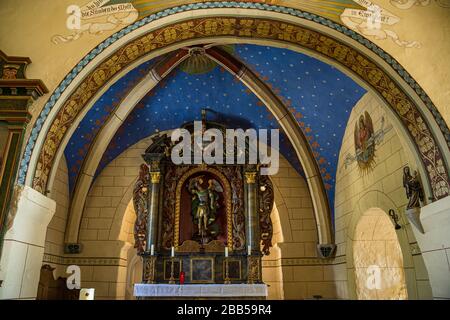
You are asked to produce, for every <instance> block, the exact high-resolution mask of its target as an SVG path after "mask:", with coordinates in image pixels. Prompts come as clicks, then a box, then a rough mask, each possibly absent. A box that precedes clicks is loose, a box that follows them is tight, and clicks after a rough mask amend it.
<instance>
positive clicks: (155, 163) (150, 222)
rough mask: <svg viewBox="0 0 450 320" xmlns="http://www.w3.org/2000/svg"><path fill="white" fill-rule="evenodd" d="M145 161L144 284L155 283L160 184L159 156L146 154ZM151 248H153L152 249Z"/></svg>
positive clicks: (160, 157) (160, 156)
mask: <svg viewBox="0 0 450 320" xmlns="http://www.w3.org/2000/svg"><path fill="white" fill-rule="evenodd" d="M144 159H145V161H146V162H147V163H148V164H149V167H150V186H149V187H150V193H149V194H150V197H149V199H148V216H147V228H146V230H147V241H146V245H145V253H144V254H143V255H142V257H143V259H144V261H143V262H144V270H143V271H144V272H143V274H142V276H143V281H144V282H146V283H155V279H156V259H157V253H156V250H157V248H158V246H157V240H158V221H159V198H160V196H159V190H160V184H161V174H162V173H161V166H160V162H161V159H162V155H161V154H146V155H144ZM152 246H153V248H152Z"/></svg>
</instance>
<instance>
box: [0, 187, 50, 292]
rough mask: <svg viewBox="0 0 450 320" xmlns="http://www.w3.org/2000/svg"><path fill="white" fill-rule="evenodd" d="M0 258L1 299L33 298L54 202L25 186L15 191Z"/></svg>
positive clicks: (36, 288)
mask: <svg viewBox="0 0 450 320" xmlns="http://www.w3.org/2000/svg"><path fill="white" fill-rule="evenodd" d="M16 196H17V199H13V203H14V202H16V203H17V207H16V206H15V205H12V206H11V212H10V216H12V217H13V218H14V220H13V223H12V227H11V228H10V229H9V230H8V231H7V232H6V235H5V239H4V243H3V252H2V256H1V260H0V281H1V280H2V285H1V287H0V299H35V298H36V296H37V290H38V284H39V278H40V270H41V266H42V259H43V256H44V245H45V235H46V233H47V226H48V224H49V223H50V220H51V219H52V217H53V215H54V213H55V210H56V203H55V201H54V200H52V199H50V198H47V197H46V196H44V195H42V194H41V193H39V192H37V191H36V190H34V189H32V188H30V187H27V186H25V187H24V188H23V189H22V188H20V191H19V192H17V193H16Z"/></svg>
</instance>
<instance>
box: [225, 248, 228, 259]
mask: <svg viewBox="0 0 450 320" xmlns="http://www.w3.org/2000/svg"><path fill="white" fill-rule="evenodd" d="M225 258H228V247H225Z"/></svg>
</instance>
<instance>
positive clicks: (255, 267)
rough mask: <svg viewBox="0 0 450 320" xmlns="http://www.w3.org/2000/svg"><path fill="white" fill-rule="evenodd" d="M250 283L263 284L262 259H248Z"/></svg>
mask: <svg viewBox="0 0 450 320" xmlns="http://www.w3.org/2000/svg"><path fill="white" fill-rule="evenodd" d="M247 263H248V266H247V268H248V269H247V272H248V281H247V282H248V283H259V282H261V268H260V265H261V258H260V257H251V256H249V257H248V262H247Z"/></svg>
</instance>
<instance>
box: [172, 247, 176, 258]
mask: <svg viewBox="0 0 450 320" xmlns="http://www.w3.org/2000/svg"><path fill="white" fill-rule="evenodd" d="M171 257H175V247H172V254H171Z"/></svg>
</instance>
